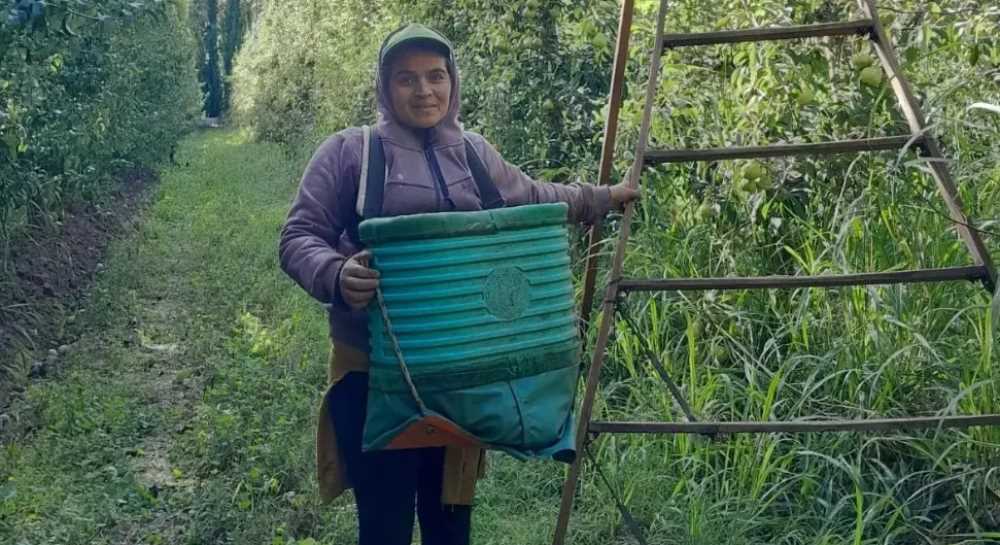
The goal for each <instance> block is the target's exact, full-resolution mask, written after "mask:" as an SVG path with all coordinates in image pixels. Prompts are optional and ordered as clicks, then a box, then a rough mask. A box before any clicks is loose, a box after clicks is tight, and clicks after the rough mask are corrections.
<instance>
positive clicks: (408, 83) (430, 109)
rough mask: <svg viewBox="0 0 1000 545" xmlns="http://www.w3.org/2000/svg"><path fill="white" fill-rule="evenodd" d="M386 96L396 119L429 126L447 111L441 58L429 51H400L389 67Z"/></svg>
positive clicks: (448, 87)
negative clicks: (387, 95)
mask: <svg viewBox="0 0 1000 545" xmlns="http://www.w3.org/2000/svg"><path fill="white" fill-rule="evenodd" d="M389 98H390V100H391V101H392V109H393V110H394V111H395V112H396V118H397V120H398V121H399V122H400V123H402V124H404V125H407V126H409V127H413V128H416V129H429V128H431V127H433V126H435V125H437V124H438V122H439V121H441V119H443V118H444V116H445V114H447V113H448V105H449V104H450V103H451V76H449V75H448V63H447V61H446V60H445V58H444V57H443V56H441V55H439V54H437V53H433V52H430V51H420V50H415V51H404V52H402V53H401V54H400V55H399V56H398V57H397V58H396V59H394V60H393V61H392V63H391V64H390V66H389Z"/></svg>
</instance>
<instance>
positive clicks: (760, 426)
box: [587, 414, 1000, 435]
mask: <svg viewBox="0 0 1000 545" xmlns="http://www.w3.org/2000/svg"><path fill="white" fill-rule="evenodd" d="M997 425H1000V414H987V415H976V416H926V417H915V418H881V419H866V420H809V421H798V422H794V421H793V422H591V423H590V424H589V425H588V426H587V431H588V432H590V433H664V434H666V433H697V434H704V435H715V434H734V433H815V432H836V431H857V432H871V431H895V430H913V429H924V428H971V427H975V426H997Z"/></svg>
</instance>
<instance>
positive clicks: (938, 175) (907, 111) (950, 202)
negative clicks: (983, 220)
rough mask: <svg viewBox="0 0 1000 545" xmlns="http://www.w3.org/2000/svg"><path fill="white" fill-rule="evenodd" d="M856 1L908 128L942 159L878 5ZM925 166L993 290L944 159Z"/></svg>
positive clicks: (991, 269)
mask: <svg viewBox="0 0 1000 545" xmlns="http://www.w3.org/2000/svg"><path fill="white" fill-rule="evenodd" d="M858 4H859V5H860V6H861V9H862V10H863V11H864V13H865V15H867V16H868V18H870V19H871V20H872V24H873V30H874V34H873V35H872V40H871V42H872V46H873V47H874V49H875V53H876V54H877V55H878V58H879V60H880V61H881V63H882V68H883V69H884V70H885V72H886V75H887V76H888V78H889V82H890V84H891V85H892V90H893V92H894V93H895V94H896V98H897V100H898V101H899V107H900V109H902V111H903V115H904V116H905V117H906V120H907V122H908V123H909V125H910V131H911V132H912V133H913V134H914V135H921V136H922V137H923V138H924V146H923V147H924V149H925V150H926V152H927V154H928V155H929V156H930V157H932V158H934V159H944V155H943V154H942V153H941V147H940V145H939V144H938V143H937V141H936V140H935V139H934V138H933V137H931V136H930V135H928V134H927V120H926V119H925V118H924V115H923V112H922V111H921V110H920V106H919V102H917V100H916V98H915V96H914V95H913V91H912V90H911V89H910V84H909V82H908V81H907V79H906V77H905V76H904V75H903V71H902V70H901V69H900V67H899V61H898V60H897V58H896V53H895V50H894V49H893V47H892V41H891V40H890V39H889V37H888V35H887V34H886V32H885V29H884V28H883V27H882V22H881V21H880V20H879V18H878V9H877V8H876V7H875V1H874V0H858ZM928 166H929V167H930V169H931V173H932V174H933V177H934V180H935V182H937V186H938V192H939V193H940V194H941V197H942V198H943V199H944V201H945V204H946V205H947V206H948V212H949V214H950V215H951V219H952V221H954V222H955V224H956V225H955V227H956V228H957V229H958V232H959V234H960V235H961V237H962V239H963V241H964V242H965V245H966V246H967V247H968V248H969V252H970V253H971V254H972V257H973V259H974V260H975V263H976V264H977V265H981V266H983V267H986V269H987V271H988V274H987V276H986V278H984V279H983V286H984V287H985V288H986V290H987V291H989V292H990V293H992V292H994V291H995V290H996V278H997V274H996V268H995V266H994V264H993V260H992V259H991V258H990V254H989V250H987V248H986V245H985V244H984V243H983V240H982V238H981V237H980V236H979V233H978V231H976V230H975V227H974V226H973V225H972V223H971V221H970V220H969V218H968V217H967V216H966V215H965V212H963V210H962V201H961V198H960V197H959V195H958V189H957V187H956V185H955V180H954V179H953V178H952V175H951V172H950V170H949V169H948V166H947V164H946V163H945V162H944V161H930V163H929V165H928Z"/></svg>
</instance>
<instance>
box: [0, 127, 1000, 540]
mask: <svg viewBox="0 0 1000 545" xmlns="http://www.w3.org/2000/svg"><path fill="white" fill-rule="evenodd" d="M178 156H179V160H180V161H181V163H182V164H183V163H187V165H186V166H184V167H173V168H168V169H166V170H165V171H164V172H163V180H162V185H161V187H160V188H159V192H158V195H156V197H155V198H154V199H153V204H152V205H151V208H150V209H149V210H148V212H147V216H146V220H145V222H144V224H143V227H142V229H141V230H140V231H139V233H138V234H137V235H136V236H135V237H134V238H132V239H129V240H123V241H121V242H120V243H118V244H117V246H116V247H115V248H114V250H113V255H112V256H111V258H110V259H109V260H108V267H107V270H106V272H104V273H103V276H102V277H101V279H100V280H99V281H98V283H97V285H96V288H95V290H94V292H93V293H92V294H91V297H90V298H89V301H88V303H87V305H86V309H85V310H84V311H83V312H82V314H81V315H80V316H77V317H76V319H75V321H74V323H75V324H77V325H76V326H75V327H77V328H78V331H77V333H78V334H79V336H80V338H81V340H80V341H79V342H78V343H76V344H75V345H74V346H73V347H72V348H71V350H70V352H68V353H67V355H66V358H67V359H68V360H69V361H68V362H67V364H66V365H64V366H62V369H64V370H65V371H63V373H62V375H61V376H58V377H54V378H49V379H47V380H44V381H40V382H36V383H34V384H33V385H32V386H31V388H30V390H29V393H28V395H27V401H26V402H25V403H24V404H23V406H21V407H19V408H18V413H17V414H18V423H17V426H16V428H17V431H16V434H15V436H12V437H8V439H7V441H6V443H5V445H4V446H3V449H2V451H0V477H2V481H0V542H2V543H13V544H17V545H21V544H31V545H35V544H42V543H65V544H73V545H76V544H84V543H107V544H112V543H114V544H118V543H136V544H137V543H145V544H150V545H155V544H167V543H171V544H173V543H177V544H221V543H234V544H240V545H243V544H272V545H278V544H280V545H292V544H296V545H305V544H312V543H330V544H334V543H335V544H347V543H352V542H353V541H354V538H353V535H354V531H355V522H354V514H353V506H352V502H351V499H350V497H349V495H348V496H345V497H343V498H340V499H339V500H337V501H336V502H334V503H333V504H332V505H321V504H320V503H319V502H318V500H317V497H316V486H315V484H314V482H313V467H312V434H313V425H314V413H315V402H316V400H317V398H318V396H319V393H320V391H321V388H322V385H323V382H324V380H325V368H324V366H325V359H326V353H327V341H326V324H325V320H324V317H323V315H322V310H321V309H320V307H319V306H318V305H317V304H315V303H314V302H313V301H311V300H309V299H308V298H307V297H306V296H305V295H304V294H303V293H301V291H300V290H299V289H298V288H297V287H296V286H295V285H294V284H292V282H291V281H290V280H288V279H287V278H285V277H284V276H283V275H282V274H281V272H280V271H279V270H278V266H277V258H276V239H277V236H278V230H279V228H280V225H281V223H282V220H283V219H284V214H285V211H286V208H287V205H288V203H289V201H290V198H291V196H292V194H293V192H294V189H295V185H296V182H297V177H298V175H299V173H300V171H301V168H302V165H303V164H304V158H302V157H289V156H287V155H285V154H284V153H283V152H282V151H281V150H280V149H278V148H276V147H272V146H268V145H262V144H251V143H247V142H245V141H244V140H243V139H242V138H241V137H240V136H239V135H238V134H236V133H232V132H222V131H213V132H205V133H200V134H198V135H195V136H194V137H192V138H190V139H188V140H187V141H186V142H185V143H184V145H183V146H182V148H181V150H180V151H179V153H178ZM665 233H666V235H664V236H670V234H671V231H665ZM642 236H643V235H642V234H640V237H642ZM649 236H653V235H649ZM691 240H692V241H693V243H697V242H698V241H697V240H696V239H691ZM681 242H683V240H681V239H679V238H678V239H677V240H673V241H671V244H673V245H674V247H677V245H678V244H680V243H681ZM691 254H692V255H693V254H694V252H691ZM630 266H631V267H632V268H633V270H635V269H640V268H642V267H649V266H651V265H649V264H648V263H646V262H644V261H642V260H641V259H640V260H638V261H634V262H632V263H631V265H630ZM838 293H839V295H838V294H835V295H830V296H823V295H820V294H819V293H818V292H813V291H809V290H804V291H801V292H797V293H796V294H795V295H793V296H792V297H790V298H776V297H773V296H767V295H761V296H759V298H747V297H745V296H739V298H736V299H727V298H719V299H710V300H707V301H705V300H700V299H699V300H697V301H689V300H680V301H677V300H674V301H672V302H671V301H662V300H656V299H650V300H645V301H640V302H638V306H637V307H636V312H637V316H638V319H639V320H640V321H641V322H642V324H643V326H644V327H646V328H648V330H649V331H650V332H651V334H650V337H649V338H650V339H652V341H653V342H654V343H658V344H657V346H656V347H655V348H657V349H658V350H659V351H660V353H661V354H662V355H664V357H665V359H666V363H667V364H668V366H669V367H670V368H671V370H672V371H674V372H675V374H676V375H677V376H678V377H680V379H681V382H682V383H683V385H684V387H685V388H686V389H687V390H688V391H689V393H690V394H691V398H692V399H693V402H694V405H695V407H696V409H697V410H699V411H701V412H703V413H705V414H711V415H715V416H720V417H726V418H747V419H768V418H788V417H795V416H801V415H805V414H811V413H822V414H845V413H846V414H851V415H860V414H895V413H896V412H902V411H908V410H912V411H915V412H927V411H931V410H932V408H938V407H942V406H947V405H948V404H949V403H950V404H951V406H952V408H955V409H961V410H963V411H966V412H977V411H987V410H997V409H998V407H997V402H996V383H997V371H996V365H995V358H996V356H995V354H994V352H993V351H992V347H993V346H994V342H995V341H994V338H993V336H992V326H991V323H990V320H991V316H990V313H989V308H988V299H987V298H985V297H982V296H980V295H977V294H976V293H977V292H976V291H975V289H974V287H972V288H970V287H958V288H953V289H951V290H945V291H943V292H935V293H936V295H934V296H932V295H931V294H930V292H929V291H927V290H926V288H917V289H914V290H911V291H906V290H899V289H894V290H870V291H869V290H856V291H852V290H847V291H843V292H838ZM873 298H878V301H875V302H873V301H872V299H873ZM905 301H910V302H909V303H906V302H905ZM841 307H843V308H846V309H847V310H846V311H843V312H845V313H846V314H845V313H841V312H840V311H834V310H833V309H834V308H841ZM893 309H895V310H893ZM806 311H809V312H806ZM810 316H811V317H810ZM789 317H794V318H795V319H794V320H788V318H789ZM620 331H622V333H620V334H619V342H618V344H617V347H616V349H615V351H614V352H613V354H612V360H611V362H610V365H609V368H608V370H609V372H608V374H607V377H606V378H607V380H606V382H605V388H604V389H603V392H602V400H603V401H602V402H601V405H600V406H599V412H600V413H602V415H603V416H611V417H629V418H633V419H638V418H650V419H652V418H661V417H662V416H663V415H664V414H673V413H674V412H675V410H674V409H673V407H672V406H671V405H670V402H669V399H668V398H667V397H665V395H664V393H663V389H662V388H661V387H660V385H659V384H657V383H656V381H655V380H654V379H653V378H651V376H652V375H651V374H650V373H648V372H644V371H643V370H642V363H641V361H640V359H639V358H638V357H637V353H638V349H637V345H636V343H637V342H638V340H637V337H636V336H634V335H631V336H630V335H628V334H627V333H624V329H620ZM859 332H860V333H865V332H866V333H865V334H864V335H861V336H857V335H858V334H859ZM886 356H888V359H886ZM887 362H888V363H887ZM883 364H885V365H883ZM998 452H1000V434H998V433H997V432H989V431H983V430H977V431H973V432H970V433H958V432H941V433H938V432H927V433H923V434H916V435H913V434H910V435H906V436H899V435H895V436H891V437H884V438H878V437H869V436H858V435H851V434H836V435H830V436H822V437H819V436H807V437H788V436H777V435H772V436H761V437H741V438H733V439H731V440H728V441H718V442H711V441H705V440H700V439H691V438H685V437H678V438H672V439H669V440H659V441H656V442H654V441H652V440H649V439H625V438H617V437H615V438H612V437H609V438H606V439H605V440H603V441H602V442H601V443H600V444H599V447H598V448H597V451H596V453H595V455H596V457H597V459H598V460H600V461H601V463H602V465H603V467H604V468H605V472H606V473H607V475H608V477H609V478H610V480H611V481H612V482H613V483H614V485H615V486H616V487H618V489H619V492H620V493H621V494H622V495H623V496H624V498H625V500H626V501H627V502H628V503H629V504H630V507H632V508H633V509H634V510H635V512H636V515H637V517H638V518H639V520H640V521H641V522H642V523H644V524H646V525H647V526H648V528H649V529H648V532H649V533H648V535H649V538H650V541H651V542H652V543H671V544H673V543H676V544H702V543H704V544H720V543H741V544H743V543H761V544H763V543H789V544H791V543H796V544H798V543H803V544H805V543H809V544H813V543H815V544H822V543H829V544H833V543H854V544H859V545H860V544H873V545H874V544H876V543H878V544H881V543H944V542H948V543H995V542H1000V524H998V522H997V519H998V518H1000V496H998V492H1000V477H998V475H1000V470H998V469H997V468H998V467H1000V456H998V454H997V453H998ZM491 462H492V463H491V469H490V472H489V475H488V477H487V479H486V480H485V481H484V482H483V483H482V485H481V489H480V494H479V505H478V507H477V510H476V518H475V531H474V534H475V538H474V539H475V542H476V543H483V544H487V543H488V544H496V545H499V544H505V545H526V544H542V543H548V542H549V540H550V536H551V530H552V527H553V523H554V520H555V515H556V509H557V505H558V499H559V493H560V486H561V482H562V477H563V474H564V472H563V468H562V467H561V466H559V465H556V464H554V463H547V464H543V463H536V464H527V465H524V464H520V463H517V462H514V461H512V460H510V459H508V458H506V457H502V456H493V457H492V459H491ZM598 483H599V481H598V479H597V477H596V474H595V472H594V471H593V469H591V468H588V470H587V471H586V478H585V480H584V482H583V484H582V487H581V492H580V498H579V501H578V503H577V505H578V511H577V513H576V514H575V515H574V519H573V526H572V529H573V530H572V533H571V537H572V538H573V542H574V543H578V544H597V543H628V542H629V538H628V537H627V536H626V533H625V532H624V530H623V528H622V523H621V519H620V517H619V516H618V514H617V511H616V510H615V509H614V507H613V503H612V499H611V496H610V495H609V493H608V491H607V490H606V489H605V488H604V487H603V486H602V485H599V484H598Z"/></svg>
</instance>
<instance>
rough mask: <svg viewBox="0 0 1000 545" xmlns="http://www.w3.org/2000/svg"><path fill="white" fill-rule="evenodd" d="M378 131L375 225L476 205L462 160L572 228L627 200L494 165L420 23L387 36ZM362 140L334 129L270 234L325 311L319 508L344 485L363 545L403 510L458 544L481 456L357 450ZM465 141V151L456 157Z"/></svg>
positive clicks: (398, 534) (363, 287) (454, 74)
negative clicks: (564, 210) (561, 210)
mask: <svg viewBox="0 0 1000 545" xmlns="http://www.w3.org/2000/svg"><path fill="white" fill-rule="evenodd" d="M378 68H379V69H378V75H377V82H376V90H377V94H378V112H379V118H378V123H377V125H376V127H375V129H374V130H375V132H376V133H377V135H378V136H379V137H380V138H381V141H382V143H383V147H384V155H385V165H386V169H385V170H386V172H385V181H384V197H383V202H382V206H381V211H380V214H379V215H381V216H397V215H404V214H415V213H424V212H445V211H473V210H480V209H482V208H483V203H482V202H481V201H482V199H481V192H480V191H479V189H478V187H479V186H478V185H477V183H474V180H473V176H472V173H471V171H470V167H469V162H470V160H475V158H472V159H470V157H468V153H467V151H472V152H473V153H474V154H475V155H476V156H477V157H478V160H479V162H480V163H481V164H482V165H484V166H485V169H486V171H487V172H488V176H489V178H492V183H493V184H495V186H496V191H498V192H499V194H500V197H502V199H503V201H504V202H505V203H506V204H507V205H508V206H516V205H522V204H534V203H548V202H565V203H567V204H569V217H568V218H567V219H568V220H569V221H571V222H576V223H590V222H593V221H595V220H597V219H599V218H601V217H603V216H604V215H605V214H606V213H607V212H608V210H609V209H611V208H612V207H620V206H622V205H623V204H624V203H626V202H629V201H631V200H633V199H635V198H637V196H638V193H637V192H636V191H635V190H633V189H631V188H628V187H627V186H625V185H623V184H619V185H616V186H612V187H594V186H591V185H587V184H573V185H558V184H546V183H539V182H535V181H534V180H532V179H531V178H529V177H528V176H526V175H525V174H524V173H523V172H521V171H520V170H519V169H518V168H517V167H514V166H512V165H510V164H508V163H507V162H505V161H504V160H503V158H502V157H500V155H499V154H498V153H497V151H496V150H495V149H494V148H493V147H492V146H491V145H490V144H489V143H487V142H486V140H484V139H483V137H481V136H479V135H477V134H473V133H464V132H463V129H462V125H461V123H460V122H459V120H458V116H459V106H460V100H459V78H458V71H457V68H456V66H455V62H454V56H453V52H452V46H451V44H450V43H449V42H448V40H447V39H445V38H444V37H443V36H441V35H440V34H438V33H436V32H434V31H433V30H431V29H428V28H427V27H424V26H421V25H416V24H413V25H409V26H405V27H403V28H400V29H399V30H397V31H395V32H393V33H392V34H390V35H389V37H388V38H387V39H386V40H385V42H384V43H383V44H382V48H381V50H380V51H379V66H378ZM363 134H364V132H363V130H362V129H360V128H349V129H345V130H343V131H341V132H339V133H337V134H335V135H333V136H331V137H330V138H329V139H327V140H326V141H325V142H324V143H323V144H322V145H321V146H320V147H319V149H318V150H317V151H316V153H315V154H314V156H313V158H312V160H311V161H310V163H309V165H308V167H307V168H306V170H305V173H304V175H303V177H302V181H301V184H300V187H299V191H298V195H297V196H296V198H295V201H294V203H293V204H292V208H291V211H290V212H289V215H288V220H287V221H286V223H285V226H284V229H283V230H282V234H281V244H280V257H281V266H282V268H283V269H284V271H285V272H286V273H288V275H289V276H291V277H292V278H293V279H295V281H296V282H298V283H299V285H301V286H302V288H303V289H305V290H306V291H307V292H308V293H309V294H310V295H312V296H313V297H315V298H316V299H318V300H319V301H321V302H323V303H325V304H326V305H327V308H328V310H329V317H330V335H331V338H332V339H333V345H334V348H333V352H332V355H331V362H330V384H331V387H330V389H329V391H328V392H327V395H326V396H325V397H324V402H323V406H322V408H321V412H320V422H319V427H318V430H317V462H318V471H319V479H320V491H321V494H322V495H323V497H324V498H325V499H332V498H334V497H336V496H338V495H339V494H340V493H341V492H342V491H343V490H344V489H345V488H347V487H353V488H354V494H355V501H356V503H357V508H358V519H359V534H360V536H359V542H360V545H376V544H377V545H397V544H398V545H403V544H409V543H410V540H411V537H412V532H413V522H414V512H415V511H416V514H417V515H418V517H419V520H420V528H421V535H422V540H423V543H424V544H425V545H430V544H433V545H459V544H466V543H468V542H469V530H470V513H471V511H470V505H471V503H472V497H473V493H474V488H475V481H476V479H477V478H478V477H479V475H480V474H481V470H482V460H483V453H482V451H480V450H479V449H460V448H450V447H449V448H432V449H411V450H392V451H376V452H364V453H363V452H361V431H362V425H363V423H364V417H365V414H364V413H365V404H366V399H367V380H368V377H367V369H368V356H367V352H368V330H367V318H366V314H365V312H364V309H365V307H366V306H367V305H368V302H369V301H370V300H371V299H372V296H373V295H374V293H375V289H376V286H377V285H378V272H377V271H375V270H372V269H370V268H368V266H367V261H368V259H369V257H370V254H369V253H368V252H367V251H365V250H364V249H363V248H361V247H360V244H359V243H358V242H357V239H356V235H353V236H352V233H356V232H357V224H358V222H359V221H360V219H361V218H360V217H359V214H360V210H359V208H360V207H357V206H356V204H357V203H358V193H359V186H360V178H361V170H362V167H361V165H362V150H363V148H364V145H365V144H364V142H365V140H364V136H363ZM466 139H468V142H469V143H470V144H471V146H472V149H471V150H467V148H466Z"/></svg>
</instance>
